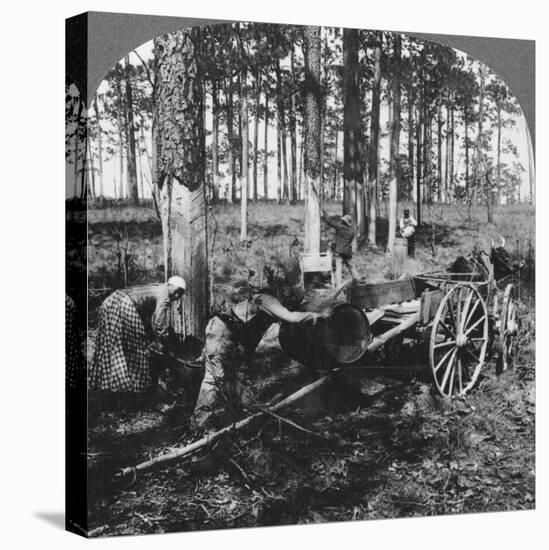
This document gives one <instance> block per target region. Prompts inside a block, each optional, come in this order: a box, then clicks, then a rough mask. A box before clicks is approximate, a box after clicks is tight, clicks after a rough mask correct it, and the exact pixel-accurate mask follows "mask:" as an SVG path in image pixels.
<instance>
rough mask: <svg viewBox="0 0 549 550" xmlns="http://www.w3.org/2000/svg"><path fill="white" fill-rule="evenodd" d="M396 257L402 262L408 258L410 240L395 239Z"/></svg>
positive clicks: (403, 238)
mask: <svg viewBox="0 0 549 550" xmlns="http://www.w3.org/2000/svg"><path fill="white" fill-rule="evenodd" d="M394 257H395V260H401V261H404V260H405V259H406V258H407V257H408V239H406V238H405V237H395V248H394Z"/></svg>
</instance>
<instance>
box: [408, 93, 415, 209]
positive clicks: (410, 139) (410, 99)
mask: <svg viewBox="0 0 549 550" xmlns="http://www.w3.org/2000/svg"><path fill="white" fill-rule="evenodd" d="M408 169H409V177H410V180H409V182H408V184H407V188H406V198H407V199H408V200H409V201H410V200H412V195H413V189H414V99H413V92H412V88H411V87H410V88H408Z"/></svg>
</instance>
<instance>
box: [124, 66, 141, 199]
mask: <svg viewBox="0 0 549 550" xmlns="http://www.w3.org/2000/svg"><path fill="white" fill-rule="evenodd" d="M124 66H125V76H126V82H125V84H126V86H125V87H126V121H127V131H128V140H127V146H128V155H127V158H128V170H127V176H128V191H129V195H130V199H131V201H132V203H133V204H139V191H138V187H137V158H136V153H135V125H134V120H133V97H132V83H131V72H130V58H129V56H126V59H125V61H124Z"/></svg>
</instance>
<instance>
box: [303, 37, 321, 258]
mask: <svg viewBox="0 0 549 550" xmlns="http://www.w3.org/2000/svg"><path fill="white" fill-rule="evenodd" d="M304 50H305V51H304V57H305V146H304V149H305V151H304V152H305V158H304V170H305V174H304V176H305V177H304V179H305V185H306V186H307V198H306V204H305V242H304V249H305V252H307V253H312V254H318V253H319V251H320V196H319V191H318V190H319V185H320V162H321V159H320V106H321V88H320V28H319V27H306V28H305V40H304Z"/></svg>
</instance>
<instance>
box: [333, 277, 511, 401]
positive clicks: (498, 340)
mask: <svg viewBox="0 0 549 550" xmlns="http://www.w3.org/2000/svg"><path fill="white" fill-rule="evenodd" d="M473 275H474V274H468V273H448V272H433V273H426V274H423V275H419V276H416V277H413V278H409V279H405V280H398V281H388V282H383V283H377V284H365V283H364V284H361V283H356V282H355V283H350V284H347V285H346V286H344V287H343V288H341V289H340V290H339V291H337V292H336V295H335V296H334V297H335V298H343V297H345V300H346V301H347V302H349V303H350V304H352V305H354V306H355V307H358V308H360V309H361V310H362V311H363V312H364V313H365V314H366V317H367V319H368V322H369V330H370V332H371V339H370V342H369V343H368V345H367V348H366V352H365V354H364V355H363V356H362V362H364V359H365V358H366V357H367V356H368V354H371V353H372V352H374V351H375V350H377V349H378V348H380V347H382V346H385V347H386V348H387V350H388V351H389V352H390V350H391V349H393V350H394V349H398V348H399V347H400V345H401V344H402V342H403V340H404V339H405V338H406V339H412V340H415V341H416V343H419V344H420V345H424V349H425V350H426V352H427V357H428V365H429V368H430V372H431V375H432V379H433V382H434V384H435V386H436V388H437V390H438V392H439V393H440V394H441V395H443V396H447V397H454V396H457V395H464V394H466V393H467V392H468V391H470V390H471V388H473V387H474V386H475V384H476V382H477V381H478V378H479V375H480V372H481V370H482V368H483V366H484V365H485V363H486V362H487V361H488V360H489V359H490V358H492V357H494V358H495V359H496V370H497V372H498V373H501V372H503V371H504V370H506V369H508V368H509V367H511V366H512V363H513V359H514V356H515V352H516V342H515V340H516V334H517V308H516V302H515V290H514V287H513V285H512V284H507V285H506V287H505V288H504V289H503V290H500V288H499V287H498V284H497V283H496V281H495V280H494V279H493V278H490V279H489V280H487V281H486V280H478V279H475V277H474V276H473ZM387 356H388V357H391V353H387Z"/></svg>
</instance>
